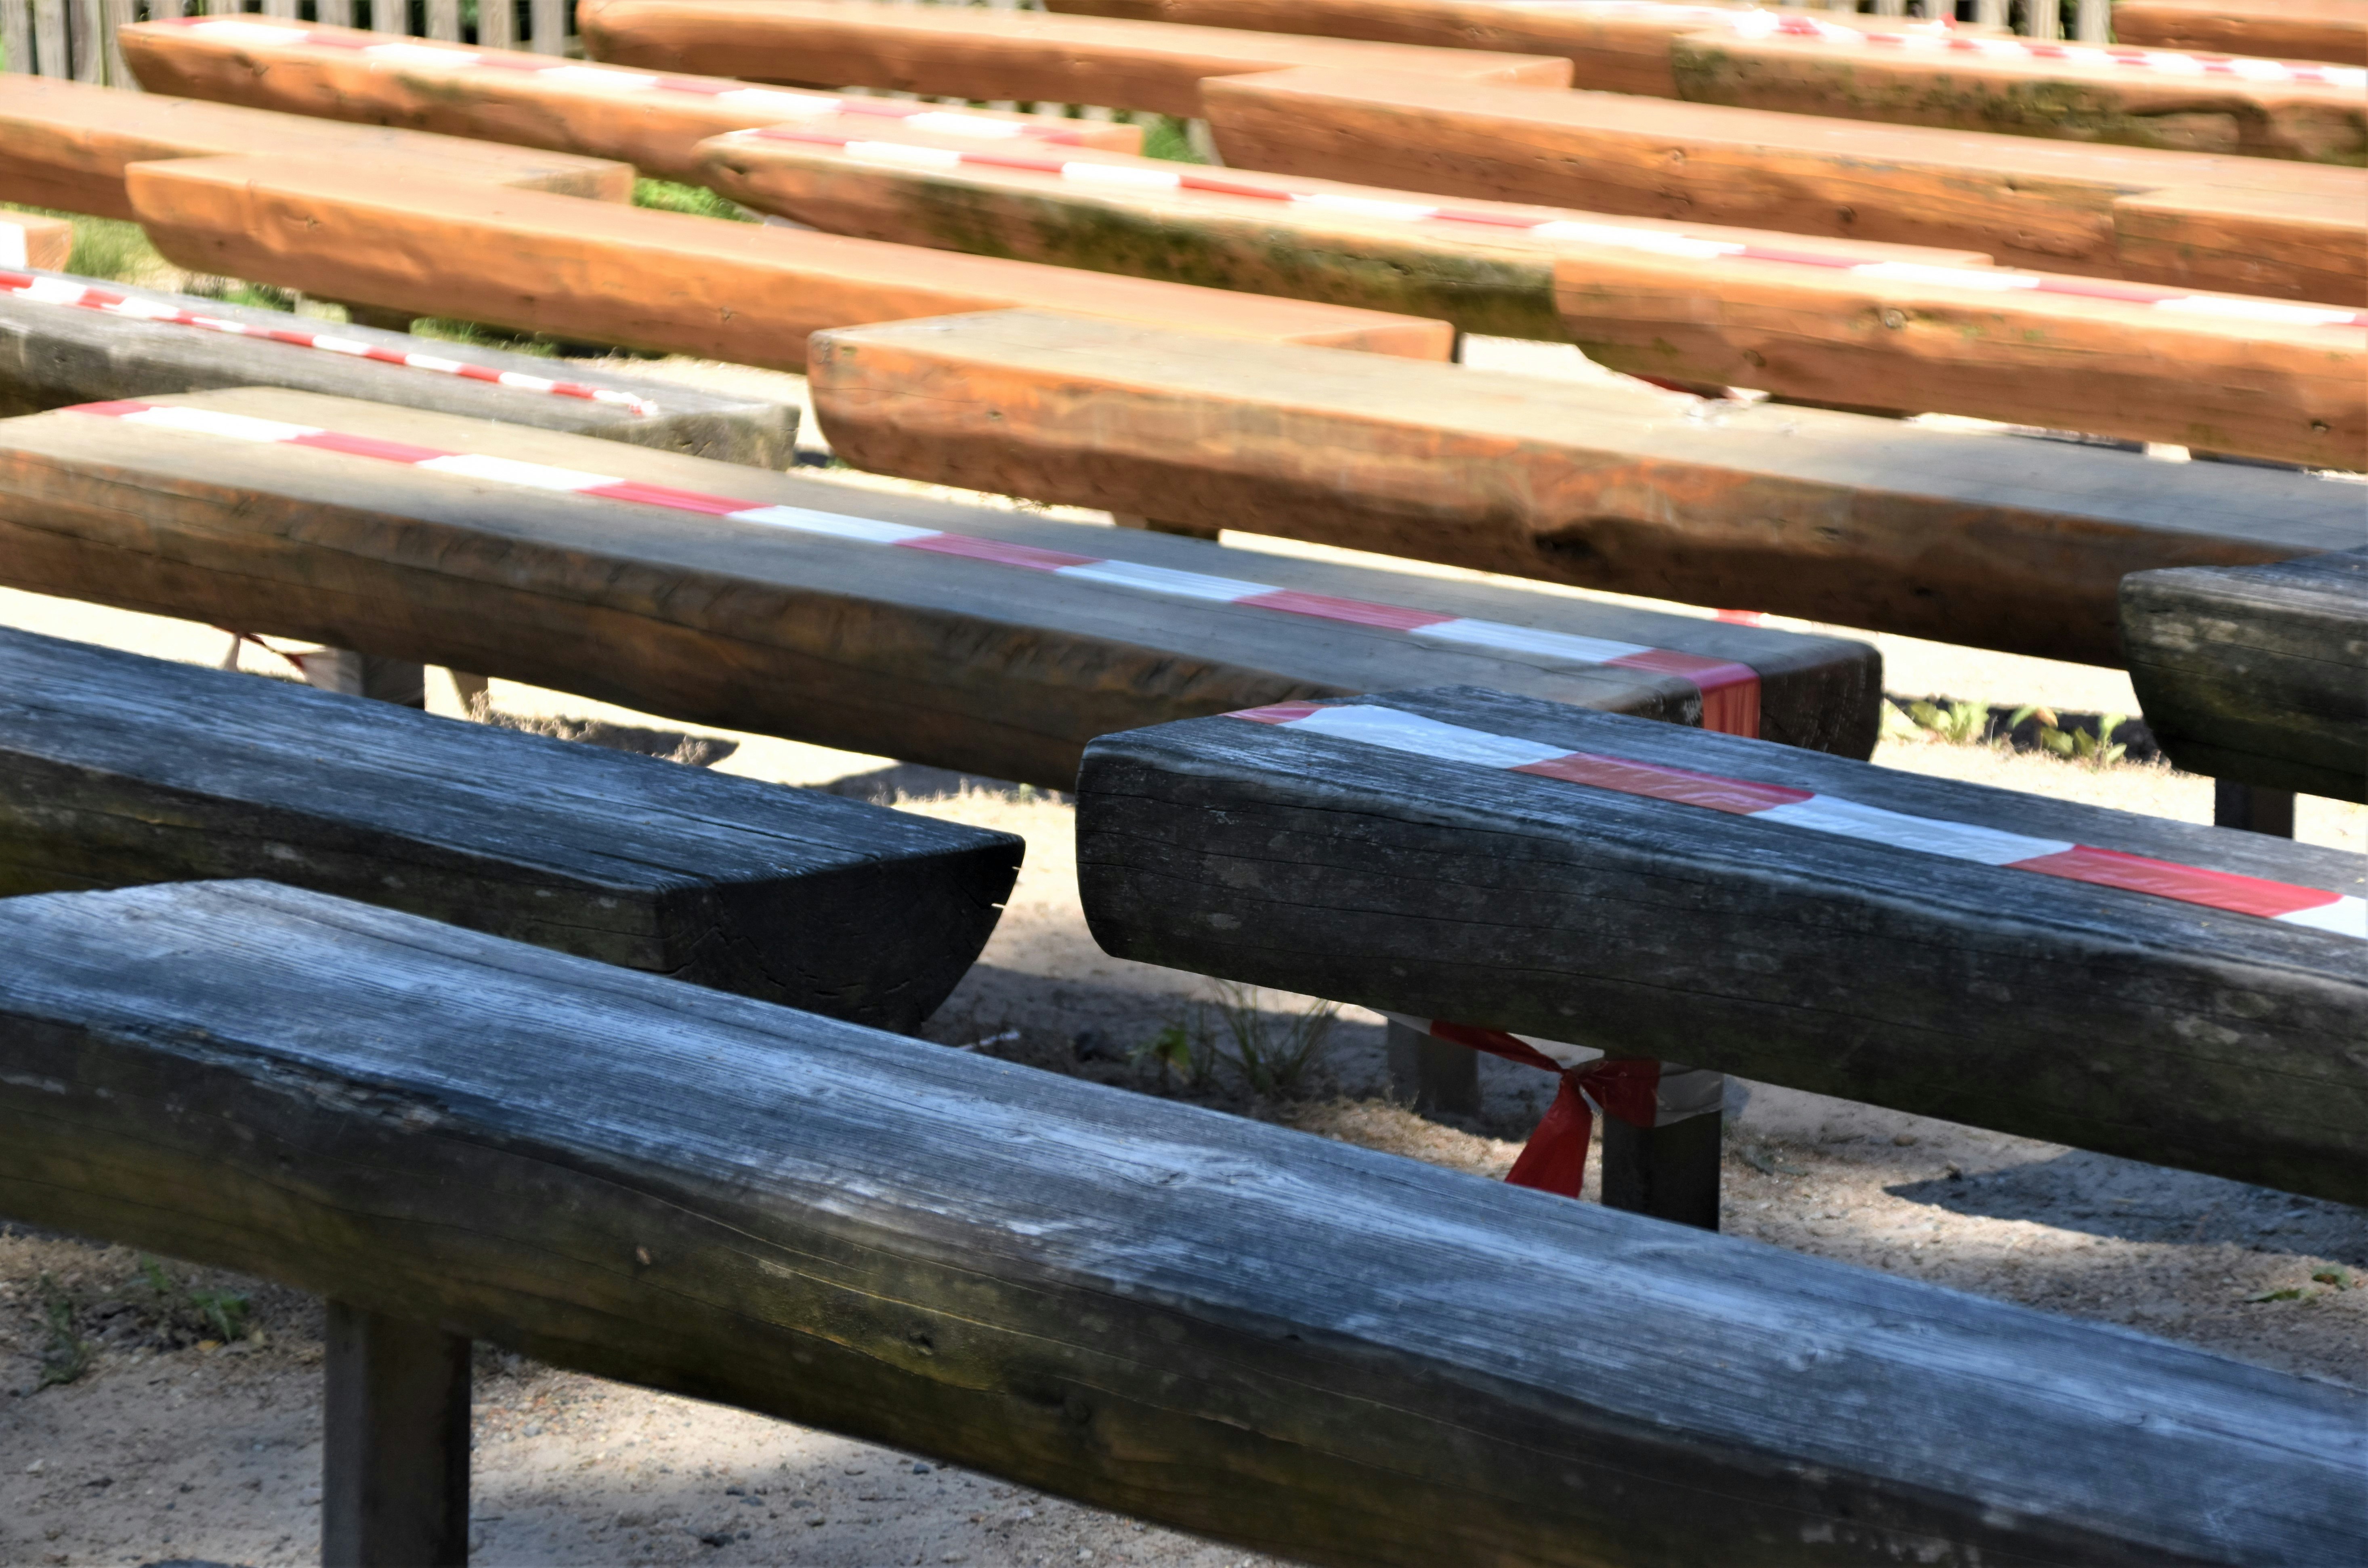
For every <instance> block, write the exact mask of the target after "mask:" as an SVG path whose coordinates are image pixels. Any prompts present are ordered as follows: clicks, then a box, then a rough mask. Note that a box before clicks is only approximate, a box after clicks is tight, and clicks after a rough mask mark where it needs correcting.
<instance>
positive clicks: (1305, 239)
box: [697, 139, 1989, 385]
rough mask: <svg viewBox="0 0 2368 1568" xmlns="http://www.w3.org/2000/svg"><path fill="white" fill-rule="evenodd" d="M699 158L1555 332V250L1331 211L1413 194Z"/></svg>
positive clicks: (788, 201) (772, 204)
mask: <svg viewBox="0 0 2368 1568" xmlns="http://www.w3.org/2000/svg"><path fill="white" fill-rule="evenodd" d="M949 144H950V145H951V143H949ZM973 150H974V149H973ZM699 153H700V163H699V170H698V176H697V178H698V183H700V184H702V185H708V186H712V187H714V188H716V189H718V190H720V191H723V193H724V194H726V195H728V196H730V197H731V198H732V199H734V200H735V201H738V202H741V203H742V204H744V205H746V206H748V207H752V208H755V209H756V210H758V211H764V212H778V213H780V214H782V215H784V216H786V217H790V218H793V219H796V220H797V221H798V222H802V223H810V224H812V225H814V227H815V228H818V229H822V230H825V231H826V232H828V233H835V234H855V235H860V236H861V237H863V238H866V239H874V240H891V241H894V242H897V243H899V244H917V245H928V246H931V247H934V248H938V249H943V250H958V251H968V252H971V253H973V254H976V255H982V256H1014V257H1017V258H1019V259H1021V260H1025V261H1038V262H1050V263H1053V264H1054V265H1056V266H1061V267H1084V268H1087V269H1090V270H1092V271H1097V272H1115V273H1121V274H1123V275H1125V276H1128V277H1133V278H1164V279H1167V280H1168V281H1170V282H1176V283H1191V284H1198V285H1201V286H1204V287H1210V288H1218V289H1230V290H1242V291H1246V292H1248V293H1254V294H1268V295H1279V296H1281V297H1283V298H1286V299H1293V300H1317V301H1326V302H1327V303H1332V304H1341V305H1354V306H1359V307H1361V308H1363V309H1367V310H1386V311H1394V312H1405V313H1406V314H1411V315H1421V316H1432V317H1436V318H1438V319H1440V320H1442V321H1448V322H1452V323H1453V324H1455V326H1456V327H1457V328H1458V329H1459V330H1462V331H1464V332H1484V333H1491V334H1496V335H1503V336H1508V337H1531V338H1548V339H1552V338H1559V337H1563V336H1565V335H1567V334H1566V330H1565V327H1564V326H1563V324H1562V320H1561V317H1560V316H1559V314H1558V313H1557V312H1556V309H1555V304H1554V256H1555V255H1556V254H1558V251H1559V249H1560V247H1559V246H1555V245H1550V244H1547V243H1545V242H1543V241H1538V240H1533V239H1531V238H1529V237H1527V236H1525V235H1523V234H1521V233H1520V232H1519V230H1518V229H1517V228H1514V227H1509V226H1508V227H1505V228H1497V227H1491V226H1488V225H1486V224H1485V223H1422V222H1401V221H1395V220H1391V219H1388V218H1381V217H1375V216H1372V215H1371V214H1363V215H1360V214H1359V213H1358V212H1357V211H1355V210H1353V208H1352V207H1350V206H1349V205H1346V204H1347V203H1355V202H1382V203H1387V204H1390V205H1393V206H1397V207H1402V208H1403V207H1414V208H1418V207H1421V206H1424V205H1426V203H1425V200H1424V199H1423V198H1421V197H1418V196H1410V195H1408V194H1407V193H1406V192H1404V191H1396V190H1386V189H1383V188H1380V187H1373V186H1366V185H1350V184H1348V183H1346V182H1343V181H1339V180H1310V179H1304V178H1297V177H1287V176H1274V175H1261V174H1258V173H1256V172H1254V171H1250V170H1235V169H1229V170H1226V171H1225V172H1224V178H1225V180H1226V181H1227V183H1229V184H1232V185H1235V186H1246V187H1251V188H1252V189H1267V190H1274V191H1277V192H1285V191H1289V192H1296V193H1303V194H1315V195H1319V196H1324V197H1330V198H1336V199H1339V201H1338V202H1337V203H1325V202H1293V201H1283V200H1278V199H1274V198H1271V197H1261V196H1250V195H1241V196H1235V195H1224V194H1217V193H1210V192H1202V191H1171V190H1157V189H1144V188H1142V187H1128V186H1118V185H1109V184H1087V183H1086V182H1083V181H1078V180H1071V179H1065V178H1064V177H1063V176H1060V175H1058V174H1042V173H1037V172H1033V171H1029V170H1022V169H1011V168H996V167H991V166H984V165H962V166H961V167H957V168H920V167H914V166H911V165H892V164H887V163H883V162H882V161H879V160H877V159H863V158H851V157H849V156H848V154H847V153H845V152H843V151H841V150H840V149H837V148H835V147H826V146H822V145H818V144H814V143H801V142H772V141H753V140H739V139H723V140H719V141H714V142H708V143H706V144H705V145H703V146H702V147H701V148H700V150H699ZM1022 155H1023V156H1025V155H1030V154H1026V153H1023V154H1022ZM1055 155H1056V156H1060V157H1063V158H1064V159H1067V160H1068V161H1074V162H1079V163H1091V164H1095V165H1103V166H1110V167H1118V168H1123V169H1141V170H1144V171H1146V172H1148V173H1151V174H1154V175H1159V176H1169V175H1173V174H1174V173H1175V165H1173V164H1172V163H1168V162H1166V161H1164V160H1160V159H1156V158H1129V157H1122V156H1118V155H1113V154H1103V153H1087V154H1083V155H1081V156H1077V157H1075V158H1074V159H1071V158H1069V155H1068V154H1065V153H1061V154H1055ZM1457 205H1458V208H1459V209H1460V210H1467V211H1474V212H1486V213H1489V214H1492V215H1495V216H1498V217H1502V218H1505V219H1508V220H1514V221H1518V222H1522V223H1545V222H1557V221H1561V222H1599V223H1600V222H1611V223H1613V224H1616V225H1618V226H1620V227H1622V228H1631V229H1635V228H1642V229H1649V230H1657V231H1666V232H1668V233H1683V234H1688V235H1692V236H1695V237H1699V238H1705V239H1712V240H1719V241H1725V242H1730V243H1748V244H1771V243H1776V244H1783V243H1787V241H1789V243H1791V244H1795V245H1797V244H1799V242H1798V241H1797V240H1790V237H1789V236H1788V237H1787V241H1776V240H1774V239H1773V238H1772V237H1771V236H1770V235H1768V234H1766V233H1760V232H1758V231H1754V230H1743V229H1725V228H1720V227H1717V226H1714V225H1705V224H1698V223H1686V222H1670V221H1665V220H1657V219H1634V218H1617V219H1606V218H1605V217H1604V216H1603V215H1602V214H1600V213H1590V212H1578V211H1574V210H1570V209H1568V208H1556V207H1539V206H1536V205H1533V204H1530V205H1525V204H1522V203H1518V202H1495V201H1485V202H1484V201H1472V202H1460V203H1458V204H1457ZM1824 244H1829V245H1833V246H1836V247H1839V248H1838V249H1837V251H1836V252H1835V253H1834V254H1838V255H1846V256H1850V257H1851V258H1853V259H1857V260H1865V261H1908V262H1917V263H1921V264H1923V265H1925V266H1930V267H1981V266H1985V265H1987V262H1988V259H1989V258H1988V257H1987V256H1984V255H1982V254H1981V253H1979V252H1976V251H1950V250H1938V249H1932V248H1930V247H1925V246H1918V245H1888V244H1866V243H1864V242H1857V241H1850V240H1831V241H1827V242H1824ZM1820 254H1825V253H1824V252H1823V250H1822V247H1821V249H1820ZM1754 384H1755V385H1756V384H1758V383H1754Z"/></svg>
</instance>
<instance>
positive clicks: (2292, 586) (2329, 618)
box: [2122, 550, 2368, 801]
mask: <svg viewBox="0 0 2368 1568" xmlns="http://www.w3.org/2000/svg"><path fill="white" fill-rule="evenodd" d="M2122 642H2123V646H2124V647H2126V648H2127V650H2128V652H2129V665H2130V681H2131V683H2132V684H2133V685H2134V686H2135V687H2137V693H2138V701H2139V702H2140V703H2141V704H2142V705H2143V706H2144V708H2145V710H2146V727H2147V728H2148V729H2150V730H2152V731H2153V732H2154V733H2155V738H2156V739H2157V740H2158V741H2160V742H2161V743H2162V748H2163V750H2164V751H2166V752H2168V753H2169V754H2170V758H2171V760H2172V761H2173V762H2175V763H2177V764H2178V765H2179V766H2180V767H2183V768H2186V769H2187V770H2188V771H2189V772H2191V773H2208V774H2210V775H2212V776H2213V777H2214V778H2228V779H2236V780H2238V781H2240V782H2243V783H2248V784H2253V785H2259V786H2264V787H2267V788H2270V789H2276V790H2302V791H2303V792H2304V793H2305V794H2311V795H2332V796H2335V797H2337V798H2339V799H2340V800H2346V801H2360V800H2368V551H2363V550H2352V551H2340V552H2338V553H2335V554H2329V555H2315V556H2311V557H2309V558H2307V559H2305V560H2301V561H2289V562H2284V563H2283V564H2281V565H2277V566H2257V567H2240V568H2220V569H2217V570H2202V571H2198V570H2190V571H2184V572H2141V573H2139V574H2136V575H2135V576H2131V577H2128V578H2125V579H2123V583H2122Z"/></svg>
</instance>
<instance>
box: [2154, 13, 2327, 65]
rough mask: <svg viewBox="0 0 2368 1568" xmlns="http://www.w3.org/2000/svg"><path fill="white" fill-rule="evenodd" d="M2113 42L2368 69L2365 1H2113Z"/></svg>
mask: <svg viewBox="0 0 2368 1568" xmlns="http://www.w3.org/2000/svg"><path fill="white" fill-rule="evenodd" d="M2113 36H2114V37H2116V38H2118V39H2119V40H2121V41H2122V42H2123V43H2135V44H2142V45H2145V46H2146V47H2147V48H2149V49H2212V50H2220V51H2225V52H2226V53H2229V54H2272V55H2287V56H2291V57H2292V58H2294V59H2296V60H2334V61H2340V62H2342V63H2344V64H2346V65H2368V0H2115V3H2114V6H2113Z"/></svg>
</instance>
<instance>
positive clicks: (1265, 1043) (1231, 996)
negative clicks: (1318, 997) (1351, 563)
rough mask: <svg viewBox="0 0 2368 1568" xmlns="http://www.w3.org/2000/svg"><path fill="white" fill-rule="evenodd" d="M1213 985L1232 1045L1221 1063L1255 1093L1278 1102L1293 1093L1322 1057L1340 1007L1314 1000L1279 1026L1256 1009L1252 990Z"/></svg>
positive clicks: (1221, 983)
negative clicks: (1238, 1076)
mask: <svg viewBox="0 0 2368 1568" xmlns="http://www.w3.org/2000/svg"><path fill="white" fill-rule="evenodd" d="M1216 1008H1217V1017H1218V1020H1219V1022H1220V1023H1221V1024H1222V1025H1223V1027H1224V1034H1225V1040H1226V1041H1228V1042H1230V1044H1231V1047H1232V1049H1230V1050H1227V1049H1225V1047H1224V1045H1220V1046H1219V1048H1218V1050H1219V1054H1220V1055H1222V1056H1223V1057H1224V1062H1225V1065H1226V1066H1228V1067H1230V1068H1232V1069H1233V1070H1234V1071H1235V1073H1236V1074H1240V1076H1241V1080H1242V1082H1243V1083H1244V1084H1245V1085H1247V1086H1248V1087H1249V1090H1250V1092H1251V1093H1253V1094H1258V1095H1270V1096H1277V1097H1281V1098H1289V1097H1290V1096H1292V1095H1295V1094H1297V1093H1298V1091H1299V1086H1300V1085H1301V1084H1302V1083H1304V1081H1305V1080H1306V1077H1307V1074H1308V1073H1309V1072H1310V1071H1311V1070H1312V1069H1313V1068H1314V1067H1315V1064H1316V1063H1317V1062H1321V1061H1322V1060H1323V1059H1324V1051H1325V1048H1326V1046H1328V1045H1329V1044H1330V1043H1331V1040H1332V1025H1333V1024H1334V1022H1335V1021H1337V1020H1338V1017H1339V1015H1340V1008H1339V1006H1338V1004H1337V1003H1332V1002H1318V1003H1317V1004H1315V1006H1312V1007H1309V1008H1308V1009H1306V1010H1305V1011H1304V1012H1299V1013H1292V1014H1289V1015H1287V1016H1286V1017H1283V1019H1282V1020H1281V1022H1280V1023H1279V1024H1278V1023H1277V1022H1276V1021H1275V1016H1274V1015H1273V1014H1271V1013H1269V1012H1268V1011H1267V1010H1266V1009H1265V1008H1263V1007H1261V1006H1258V989H1257V988H1256V987H1255V986H1248V985H1235V984H1234V983H1231V982H1228V981H1219V982H1217V1002H1216Z"/></svg>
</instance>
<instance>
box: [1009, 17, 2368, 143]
mask: <svg viewBox="0 0 2368 1568" xmlns="http://www.w3.org/2000/svg"><path fill="white" fill-rule="evenodd" d="M1051 8H1052V9H1053V10H1055V11H1061V12H1071V13H1085V14H1089V15H1093V16H1101V17H1139V18H1146V19H1156V20H1160V21H1169V22H1186V23H1194V24H1199V25H1204V26H1213V27H1225V28H1264V29H1268V30H1270V31H1274V32H1286V33H1307V34H1316V35H1320V36H1323V37H1326V38H1352V39H1373V40H1387V41H1391V42H1396V43H1417V44H1429V45H1433V46H1439V47H1446V48H1459V47H1461V48H1478V49H1493V50H1509V51H1515V52H1518V53H1522V54H1553V55H1560V56H1562V57H1563V58H1564V59H1566V60H1568V61H1569V62H1571V68H1572V71H1573V76H1572V80H1571V85H1573V86H1577V87H1587V88H1596V89H1600V90H1602V91H1607V92H1620V93H1645V94H1650V95H1652V96H1654V97H1668V98H1686V99H1690V100H1691V101H1694V102H1697V103H1719V104H1736V105H1741V106H1744V107H1747V108H1774V109H1786V110H1792V111H1794V112H1798V113H1804V114H1827V115H1839V116H1842V117H1844V118H1848V119H1872V120H1883V121H1891V122H1896V123H1901V124H1908V125H1938V126H1946V127H1951V128H1953V129H1957V130H1964V131H2006V132H2009V133H2011V134H2015V135H2022V136H2044V137H2051V138H2056V139H2060V140H2065V141H2073V142H2121V143H2124V144H2128V145H2132V146H2139V147H2166V148H2171V149H2174V150H2178V151H2182V152H2217V153H2252V154H2256V155H2260V156H2268V157H2281V158H2300V159H2305V160H2308V161H2312V162H2318V163H2335V164H2358V163H2360V162H2362V157H2363V153H2368V143H2363V136H2368V127H2363V125H2362V87H2361V84H2360V83H2358V82H2357V81H2354V80H2353V79H2352V74H2351V73H2349V72H2345V71H2342V70H2340V69H2330V68H2328V67H2326V66H2323V65H2319V64H2312V63H2294V64H2288V63H2286V62H2278V61H2271V60H2245V61H2237V62H2226V61H2219V60H2210V61H2205V60H2199V59H2197V58H2196V57H2194V56H2192V55H2189V54H2164V53H2161V52H2158V51H2143V50H2135V49H2111V48H2093V47H2088V46H2083V45H2079V44H2055V43H2043V42H2040V41H2038V40H2029V39H2018V38H2015V37H2013V36H2011V35H2009V34H2006V33H2003V32H2001V31H1999V30H1998V29H1996V28H1971V27H1966V26H1961V25H1954V24H1952V23H1949V22H1945V21H1942V22H1929V21H1919V20H1916V19H1913V18H1908V17H1859V16H1850V15H1844V14H1836V13H1833V12H1825V11H1820V12H1815V13H1801V12H1793V13H1791V14H1785V13H1781V12H1776V11H1771V10H1769V9H1766V8H1763V7H1760V6H1753V5H1748V4H1743V3H1741V0H1722V3H1718V4H1702V3H1700V0H1690V3H1683V4H1679V3H1661V0H1555V3H1554V4H1546V5H1536V4H1524V3H1522V0H1051Z"/></svg>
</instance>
